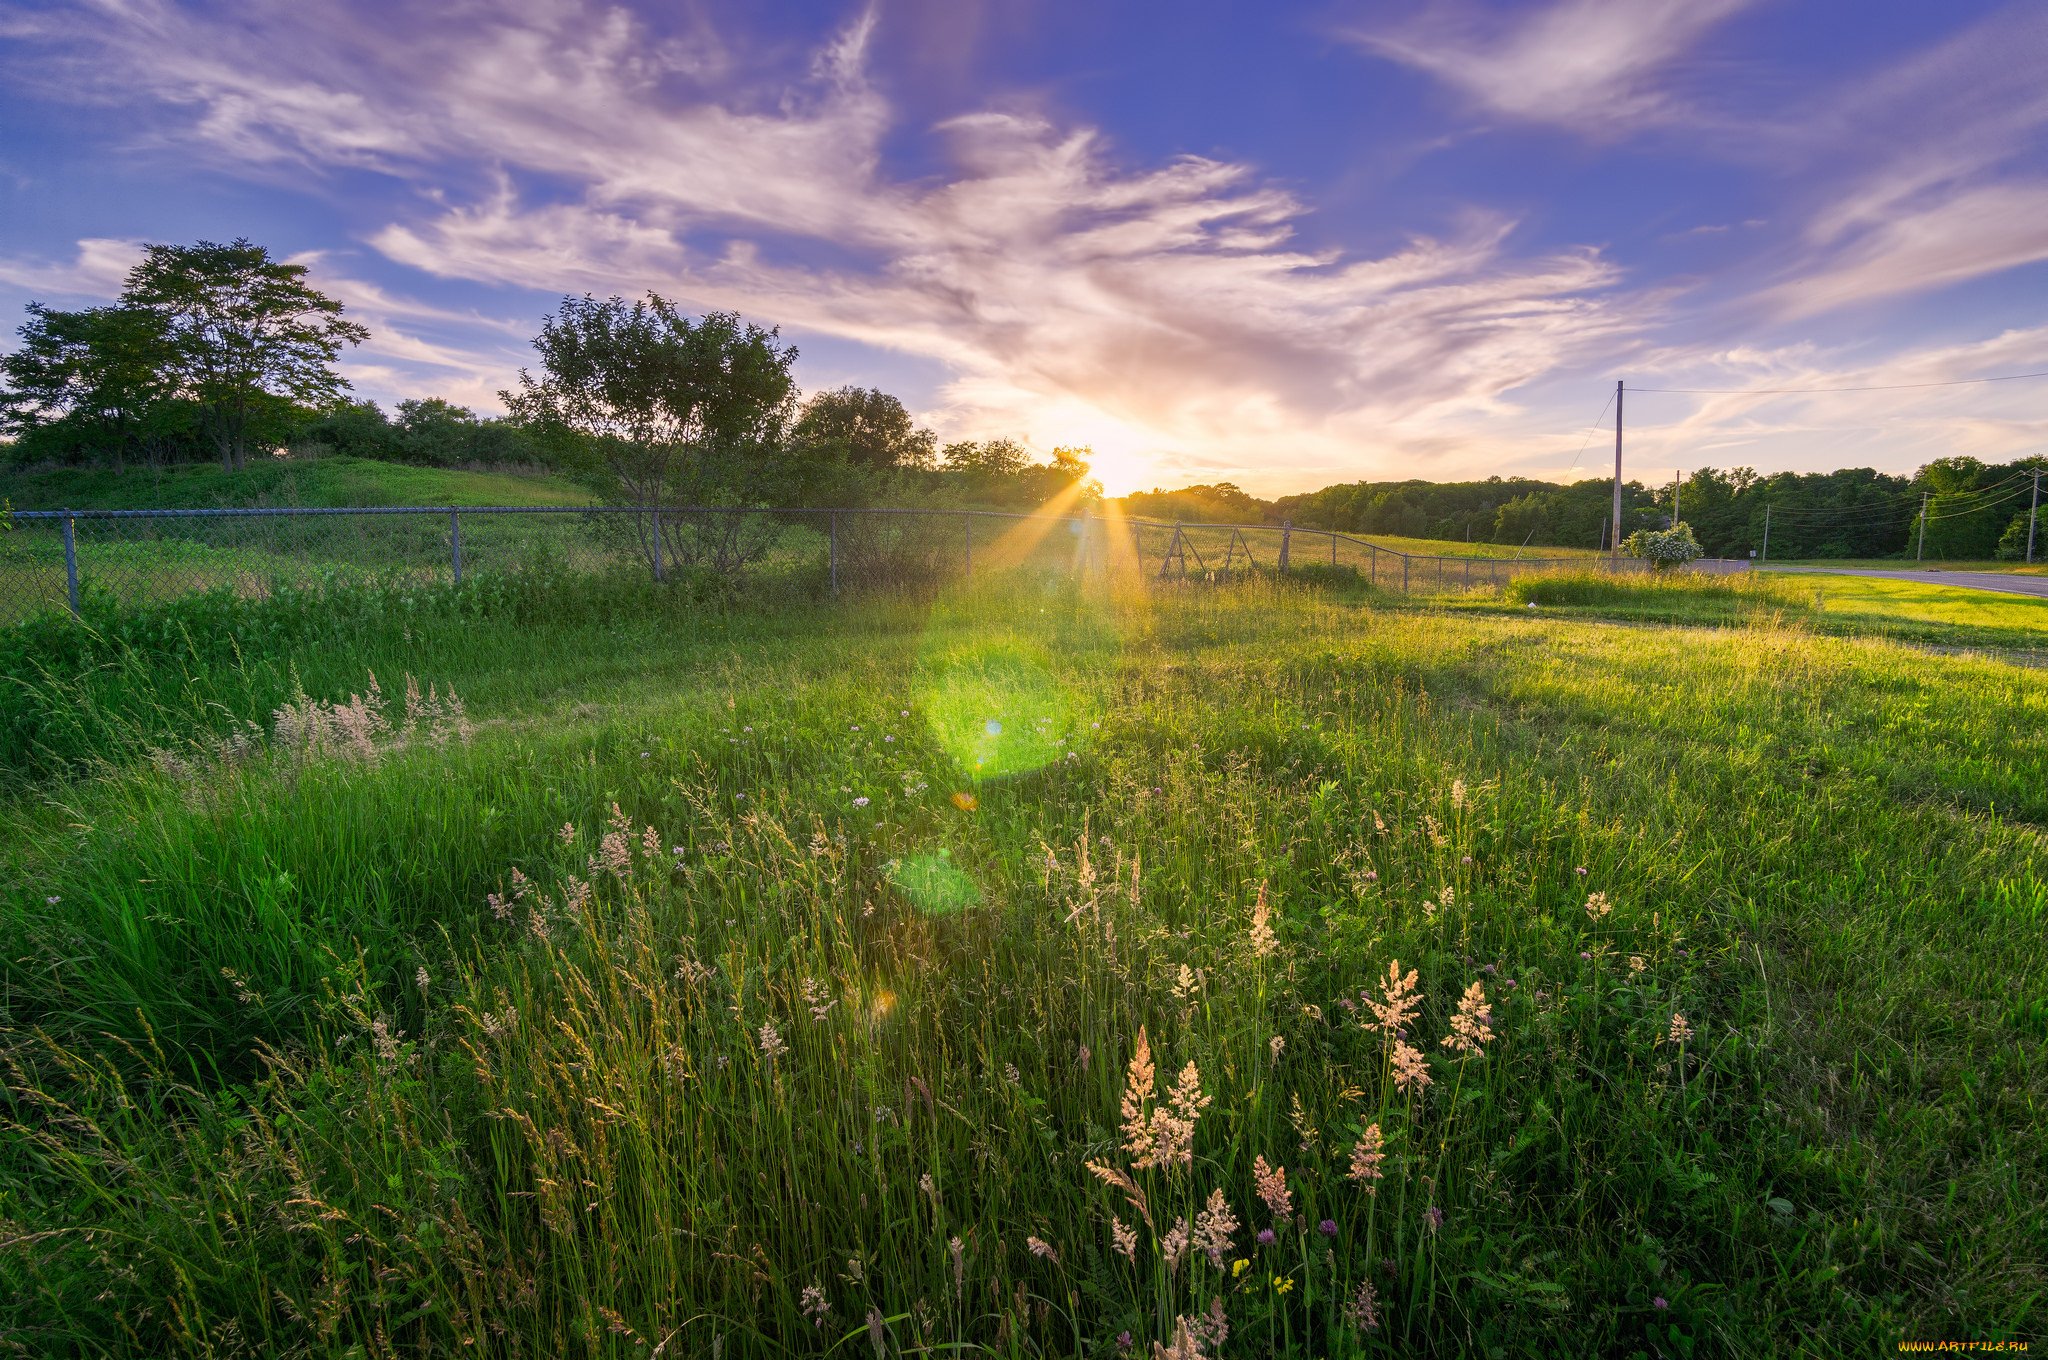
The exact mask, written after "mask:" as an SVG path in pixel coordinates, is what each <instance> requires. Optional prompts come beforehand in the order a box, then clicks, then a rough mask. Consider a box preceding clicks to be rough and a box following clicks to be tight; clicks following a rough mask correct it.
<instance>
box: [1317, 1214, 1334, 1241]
mask: <svg viewBox="0 0 2048 1360" xmlns="http://www.w3.org/2000/svg"><path fill="white" fill-rule="evenodd" d="M1316 1231H1317V1232H1319V1233H1321V1234H1322V1235H1323V1236H1325V1237H1335V1236H1336V1235H1337V1220H1336V1219H1334V1218H1326V1219H1324V1220H1323V1221H1322V1222H1320V1223H1318V1224H1316Z"/></svg>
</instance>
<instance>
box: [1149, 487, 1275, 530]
mask: <svg viewBox="0 0 2048 1360" xmlns="http://www.w3.org/2000/svg"><path fill="white" fill-rule="evenodd" d="M1123 508H1124V513H1125V514H1127V515H1132V516H1135V517H1137V518H1139V519H1157V520H1199V521H1202V522H1203V523H1207V524H1260V523H1263V522H1264V521H1265V518H1266V503H1265V502H1264V501H1262V500H1260V499H1258V498H1257V497H1256V496H1250V495H1247V494H1246V493H1245V492H1244V491H1242V490H1240V489H1239V488H1238V486H1237V485H1236V484H1235V483H1232V482H1217V483H1214V484H1208V485H1202V486H1188V487H1182V488H1181V489H1180V490H1178V491H1162V490H1160V489H1159V488H1157V487H1154V488H1153V489H1152V490H1150V491H1134V492H1132V493H1131V494H1130V495H1128V496H1125V497H1123Z"/></svg>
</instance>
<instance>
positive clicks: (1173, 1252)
mask: <svg viewBox="0 0 2048 1360" xmlns="http://www.w3.org/2000/svg"><path fill="white" fill-rule="evenodd" d="M1187 1254H1188V1221H1187V1219H1185V1218H1176V1219H1174V1220H1173V1226H1172V1227H1171V1228H1168V1229H1167V1230H1166V1236H1164V1237H1162V1238H1160V1239H1159V1256H1160V1259H1161V1260H1163V1261H1165V1262H1166V1273H1167V1274H1168V1275H1171V1274H1173V1272H1174V1271H1176V1270H1178V1269H1179V1268H1180V1263H1181V1259H1182V1258H1183V1257H1185V1256H1186V1255H1187Z"/></svg>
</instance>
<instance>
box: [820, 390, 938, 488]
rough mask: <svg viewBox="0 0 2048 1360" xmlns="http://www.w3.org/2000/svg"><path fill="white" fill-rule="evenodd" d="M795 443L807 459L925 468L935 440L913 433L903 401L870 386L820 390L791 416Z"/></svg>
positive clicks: (929, 434)
mask: <svg viewBox="0 0 2048 1360" xmlns="http://www.w3.org/2000/svg"><path fill="white" fill-rule="evenodd" d="M795 442H796V444H797V445H798V447H799V448H800V449H802V450H803V451H805V452H806V453H807V454H808V455H810V456H812V457H820V456H822V457H827V458H835V459H840V460H843V461H845V462H847V463H849V464H852V465H854V466H858V467H864V468H870V469H874V470H877V471H879V470H882V469H885V468H899V467H903V468H926V467H930V466H932V464H933V462H934V461H935V450H936V448H937V444H938V441H937V440H936V438H934V436H933V435H932V432H931V431H930V430H925V429H919V428H918V427H917V426H916V425H915V424H914V423H913V422H912V421H911V419H910V412H909V411H907V410H905V409H904V407H903V403H902V402H900V401H898V400H897V399H896V398H894V397H892V396H890V395H889V394H888V393H887V392H882V391H878V390H877V389H875V388H872V387H842V388H839V389H838V390H836V391H832V392H820V393H818V394H817V395H816V396H814V397H812V398H811V399H810V400H809V401H807V402H805V403H804V408H803V413H802V414H801V415H799V416H798V417H797V422H796V431H795Z"/></svg>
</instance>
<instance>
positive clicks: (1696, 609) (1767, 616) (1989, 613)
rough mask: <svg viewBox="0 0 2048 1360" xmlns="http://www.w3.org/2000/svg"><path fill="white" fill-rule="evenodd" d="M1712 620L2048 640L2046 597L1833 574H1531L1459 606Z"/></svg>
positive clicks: (2018, 643)
mask: <svg viewBox="0 0 2048 1360" xmlns="http://www.w3.org/2000/svg"><path fill="white" fill-rule="evenodd" d="M1530 604H1534V605H1535V606H1536V608H1537V610H1538V611H1539V612H1542V613H1546V614H1558V615H1561V616H1563V617H1571V618H1600V619H1613V620H1619V621H1627V622H1633V623H1656V624H1680V625H1696V626H1713V627H1733V626H1744V625H1749V624H1757V623H1771V622H1778V623H1789V624H1792V625H1794V626H1797V627H1801V628H1807V629H1811V630H1813V631H1816V632H1822V633H1835V634H1840V635H1843V636H1851V637H1888V638H1894V639H1897V640H1900V641H1904V642H1914V643H1925V644H1931V645H1936V646H1948V647H1997V648H2011V649H2023V650H2028V651H2033V650H2039V649H2042V648H2048V600H2044V599H2039V598H2036V597H2033V596H2026V595H2008V594H2002V593H1999V592H1996V591H1987V590H1971V589H1969V588H1967V587H1962V586H1949V585H1941V584H1927V583H1923V582H1919V581H1895V580H1891V579H1888V578H1882V577H1863V576H1833V575H1818V574H1815V575H1805V574H1800V575H1787V576H1770V575H1752V576H1720V577H1716V576H1702V575H1691V574H1680V573H1674V574H1672V575H1669V576H1662V577H1656V576H1643V577H1629V578H1623V579H1620V580H1616V579H1614V578H1611V577H1607V576H1602V575H1582V574H1573V575H1558V576H1532V577H1525V578H1522V579H1520V580H1518V581H1516V582H1514V583H1513V584H1511V585H1510V586H1509V587H1508V589H1507V590H1505V591H1504V592H1502V593H1500V594H1497V595H1496V594H1477V595H1473V596H1469V597H1466V598H1464V599H1455V600H1452V601H1450V602H1449V606H1450V607H1452V608H1456V609H1459V610H1469V611H1474V612H1481V613H1500V612H1508V611H1514V610H1518V609H1526V608H1527V607H1528V606H1529V605H1530Z"/></svg>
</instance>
